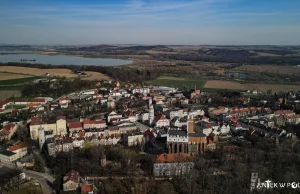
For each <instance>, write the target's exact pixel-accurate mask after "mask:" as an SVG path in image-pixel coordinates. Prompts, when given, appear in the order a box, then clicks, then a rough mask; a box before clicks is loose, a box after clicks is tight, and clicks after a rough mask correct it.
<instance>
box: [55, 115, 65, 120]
mask: <svg viewBox="0 0 300 194" xmlns="http://www.w3.org/2000/svg"><path fill="white" fill-rule="evenodd" d="M60 119H62V120H66V117H65V116H58V117H56V120H60Z"/></svg>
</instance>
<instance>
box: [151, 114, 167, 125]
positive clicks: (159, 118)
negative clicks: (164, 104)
mask: <svg viewBox="0 0 300 194" xmlns="http://www.w3.org/2000/svg"><path fill="white" fill-rule="evenodd" d="M153 124H154V126H155V127H168V126H170V121H169V119H167V118H166V117H165V115H164V114H162V113H156V115H155V118H154V123H153Z"/></svg>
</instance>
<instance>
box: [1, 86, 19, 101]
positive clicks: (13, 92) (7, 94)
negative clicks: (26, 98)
mask: <svg viewBox="0 0 300 194" xmlns="http://www.w3.org/2000/svg"><path fill="white" fill-rule="evenodd" d="M12 96H15V97H19V96H21V93H20V91H18V90H1V88H0V100H4V99H7V98H9V97H12Z"/></svg>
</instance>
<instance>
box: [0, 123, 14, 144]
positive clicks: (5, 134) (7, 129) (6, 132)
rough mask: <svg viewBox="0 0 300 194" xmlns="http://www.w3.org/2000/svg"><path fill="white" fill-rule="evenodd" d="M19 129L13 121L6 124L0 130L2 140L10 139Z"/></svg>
mask: <svg viewBox="0 0 300 194" xmlns="http://www.w3.org/2000/svg"><path fill="white" fill-rule="evenodd" d="M16 130H17V125H16V124H13V123H8V124H6V125H5V126H4V127H3V129H1V130H0V140H10V139H11V137H12V136H13V135H14V134H15V132H16Z"/></svg>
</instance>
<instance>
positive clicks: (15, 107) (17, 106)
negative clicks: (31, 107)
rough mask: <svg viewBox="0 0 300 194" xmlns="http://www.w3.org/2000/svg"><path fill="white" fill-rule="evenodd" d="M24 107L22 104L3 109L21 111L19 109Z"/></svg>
mask: <svg viewBox="0 0 300 194" xmlns="http://www.w3.org/2000/svg"><path fill="white" fill-rule="evenodd" d="M25 107H26V106H25V105H22V104H17V105H15V104H14V105H8V106H6V107H5V109H21V108H25Z"/></svg>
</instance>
